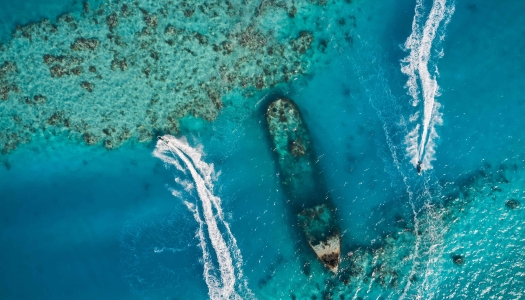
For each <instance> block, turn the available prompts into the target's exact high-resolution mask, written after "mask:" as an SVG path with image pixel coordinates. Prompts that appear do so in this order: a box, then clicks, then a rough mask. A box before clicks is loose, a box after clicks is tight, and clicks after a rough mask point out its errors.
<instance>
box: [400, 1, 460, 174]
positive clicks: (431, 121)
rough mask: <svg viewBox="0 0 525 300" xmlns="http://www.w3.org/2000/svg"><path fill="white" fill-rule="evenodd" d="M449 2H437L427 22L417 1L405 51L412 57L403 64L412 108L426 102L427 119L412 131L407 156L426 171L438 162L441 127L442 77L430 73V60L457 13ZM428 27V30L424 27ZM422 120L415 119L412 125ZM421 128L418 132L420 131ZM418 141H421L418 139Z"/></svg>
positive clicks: (423, 7)
mask: <svg viewBox="0 0 525 300" xmlns="http://www.w3.org/2000/svg"><path fill="white" fill-rule="evenodd" d="M450 2H451V1H450V0H449V1H448V3H447V0H434V1H433V3H432V7H431V9H430V12H429V13H428V17H427V18H426V19H425V18H424V16H425V6H424V0H417V3H416V8H415V16H414V20H413V22H412V33H411V34H410V36H409V37H408V39H407V40H406V42H405V45H404V47H405V50H406V51H410V54H409V55H408V56H407V57H406V58H405V59H403V60H402V67H401V71H402V72H403V73H405V74H406V75H408V80H407V83H406V87H407V88H408V94H409V95H410V96H411V97H412V105H413V106H417V105H418V104H419V102H420V101H421V100H423V117H422V120H421V125H422V126H421V127H419V126H418V125H419V124H417V125H416V127H415V129H414V130H417V135H414V130H413V131H410V133H409V135H410V136H409V137H407V139H406V141H407V152H408V155H409V156H410V157H411V162H412V164H413V165H414V166H415V165H416V164H417V163H418V161H421V162H422V169H429V168H431V164H430V162H431V161H432V160H434V153H435V150H434V146H435V143H434V141H433V140H434V139H435V138H436V137H437V134H435V129H434V126H435V125H438V124H440V123H441V118H440V116H439V114H438V109H439V104H438V103H437V102H436V97H437V96H439V86H438V83H437V80H436V77H437V75H438V73H437V72H438V71H437V67H434V70H432V71H430V70H429V60H430V59H431V50H432V45H433V43H434V40H435V38H436V34H440V36H439V38H438V40H439V41H442V40H443V39H444V37H445V35H444V30H441V31H440V29H443V28H444V27H446V25H447V24H448V22H449V21H450V17H451V16H452V14H453V13H454V5H453V4H451V3H450ZM423 24H424V26H422V25H423ZM442 56H443V51H439V52H438V53H437V55H436V57H437V58H439V57H442ZM418 119H419V118H413V119H412V118H411V121H412V122H415V121H417V120H418ZM416 128H417V129H416ZM414 137H417V138H414Z"/></svg>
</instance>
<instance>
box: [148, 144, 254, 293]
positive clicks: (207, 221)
mask: <svg viewBox="0 0 525 300" xmlns="http://www.w3.org/2000/svg"><path fill="white" fill-rule="evenodd" d="M162 138H163V140H164V141H166V142H164V141H162V140H159V141H158V142H157V146H156V148H155V151H154V152H153V155H154V156H155V157H158V158H160V159H161V160H162V161H164V163H166V165H171V166H175V168H177V169H178V170H179V171H182V172H184V173H186V171H189V173H190V175H191V179H192V180H193V183H194V185H195V190H196V191H197V194H198V197H199V199H200V202H199V203H198V204H193V203H190V202H188V201H185V202H184V203H185V204H186V206H187V207H188V209H189V210H190V211H191V212H192V213H193V216H194V218H195V220H196V221H197V223H198V224H199V230H198V232H197V237H198V238H199V241H200V247H201V249H202V252H203V263H204V279H205V281H206V284H207V285H208V290H209V295H210V298H211V299H245V298H253V294H252V293H251V291H250V290H249V288H248V283H247V280H246V279H245V278H244V276H243V273H242V256H241V252H240V250H239V248H238V247H237V241H236V239H235V237H234V236H233V234H232V232H231V230H230V225H229V224H228V222H226V221H225V220H224V213H223V211H222V207H221V199H220V198H218V197H216V196H215V195H214V194H213V180H214V178H215V177H216V176H215V172H214V170H213V164H207V163H205V162H204V161H202V159H201V158H202V154H201V152H200V151H199V150H197V149H195V148H192V147H191V146H190V145H188V143H187V142H186V141H185V140H184V139H177V138H175V137H173V136H170V135H165V136H163V137H162ZM178 160H180V161H182V163H183V165H184V166H185V168H184V167H183V166H182V165H181V164H179V163H178ZM214 210H215V211H216V214H214ZM201 216H202V217H201ZM219 227H221V228H224V231H225V232H221V230H220V229H219ZM206 229H207V230H206ZM206 233H207V234H206ZM208 240H209V241H210V242H211V247H212V249H213V250H212V251H214V252H215V255H216V257H217V264H218V270H217V266H216V265H215V263H214V262H213V259H212V255H211V253H210V249H209V245H208V244H207V241H208Z"/></svg>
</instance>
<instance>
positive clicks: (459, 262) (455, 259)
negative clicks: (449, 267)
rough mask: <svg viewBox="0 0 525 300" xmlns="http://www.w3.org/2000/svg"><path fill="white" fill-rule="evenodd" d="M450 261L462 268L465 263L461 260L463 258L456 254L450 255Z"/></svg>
mask: <svg viewBox="0 0 525 300" xmlns="http://www.w3.org/2000/svg"><path fill="white" fill-rule="evenodd" d="M452 261H453V262H454V263H455V264H456V265H458V266H462V265H463V264H464V263H465V259H464V258H463V256H461V255H457V254H456V255H452Z"/></svg>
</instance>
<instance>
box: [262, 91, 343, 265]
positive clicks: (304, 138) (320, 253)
mask: <svg viewBox="0 0 525 300" xmlns="http://www.w3.org/2000/svg"><path fill="white" fill-rule="evenodd" d="M266 120H267V124H268V132H269V134H270V137H271V140H272V143H273V147H274V148H273V151H274V152H275V153H276V157H277V160H278V165H279V169H280V172H279V178H280V181H281V184H282V185H283V190H284V191H285V194H286V197H287V200H288V202H290V203H291V205H292V207H293V209H294V211H295V212H296V213H297V221H298V224H299V227H300V228H301V229H302V231H303V233H304V234H305V237H306V240H307V242H308V244H309V246H310V248H312V250H313V251H314V253H315V254H316V256H317V257H318V258H319V260H320V261H321V262H322V263H323V265H324V266H325V267H327V268H328V269H329V270H330V271H332V272H334V273H337V271H338V267H339V262H340V260H341V235H340V231H339V228H338V226H337V224H336V223H337V222H336V217H335V209H334V206H333V204H332V202H331V201H330V196H329V194H328V192H327V189H326V187H325V185H324V180H323V179H322V176H321V174H320V172H319V170H318V169H317V166H316V163H315V161H316V156H315V154H314V150H313V147H312V143H311V139H310V136H309V134H308V130H307V128H306V126H305V124H304V122H303V119H302V116H301V113H300V111H299V107H298V106H297V105H296V104H295V103H294V102H293V101H292V100H290V99H286V98H278V99H276V100H274V101H272V102H271V103H270V104H269V106H268V109H267V112H266Z"/></svg>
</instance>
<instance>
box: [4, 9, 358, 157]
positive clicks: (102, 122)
mask: <svg viewBox="0 0 525 300" xmlns="http://www.w3.org/2000/svg"><path fill="white" fill-rule="evenodd" d="M347 5H348V4H347V3H346V2H345V1H343V0H341V1H338V0H336V1H334V2H331V3H330V4H326V5H325V3H318V2H316V1H313V2H312V1H309V0H300V1H294V2H286V1H262V2H243V1H241V2H236V1H233V2H232V1H227V2H224V3H222V2H221V3H217V2H209V3H208V2H195V3H194V2H191V1H187V0H175V1H173V0H161V1H154V2H151V1H140V0H139V1H104V2H102V4H101V5H100V6H99V7H90V5H89V4H88V3H85V4H84V5H83V11H81V12H75V13H67V14H64V15H61V16H59V17H58V18H57V20H56V23H52V22H51V21H49V20H42V21H40V22H38V23H31V24H28V25H25V26H19V27H18V28H17V30H16V31H15V32H14V33H13V35H12V38H11V40H10V41H9V42H8V43H7V44H5V45H2V46H1V47H0V109H1V110H2V116H0V132H2V135H0V148H1V149H2V152H3V153H7V152H9V151H12V150H14V149H15V148H16V147H17V145H19V144H21V143H26V142H28V141H30V140H31V136H33V135H34V134H43V135H49V134H59V133H63V132H67V133H68V135H69V136H70V138H77V139H78V140H84V141H85V142H86V143H87V144H89V145H92V144H97V143H102V145H104V146H105V147H107V148H108V149H112V148H115V147H118V146H119V145H120V144H122V143H123V142H124V141H125V140H126V139H129V138H134V139H136V140H138V141H141V142H146V141H149V140H150V139H151V137H152V136H153V132H157V131H160V132H166V133H172V134H177V133H178V128H179V119H180V118H182V117H184V116H188V115H191V116H195V117H200V118H203V119H205V120H208V121H211V120H214V119H215V118H216V117H217V114H218V112H219V110H220V109H222V107H223V105H225V104H224V103H223V98H224V96H225V95H227V94H228V93H230V92H232V91H234V90H242V91H243V92H244V93H245V95H246V96H250V95H251V94H253V93H254V92H255V91H257V90H261V89H267V88H271V87H273V86H275V85H277V84H279V83H282V82H287V81H290V80H292V79H293V78H296V77H298V76H302V75H304V74H307V73H309V72H310V70H312V68H313V67H314V66H322V65H323V64H325V63H326V62H327V61H328V59H329V53H327V52H326V51H325V49H326V48H327V47H326V45H327V41H328V40H330V41H331V42H330V43H331V44H330V45H331V46H332V47H331V48H332V49H335V48H337V47H336V43H338V41H344V37H343V35H345V34H348V32H349V30H351V25H349V26H348V28H346V29H345V27H344V26H343V27H341V26H339V27H338V28H337V30H333V32H324V31H320V30H319V28H320V27H319V26H321V22H323V19H322V18H321V16H322V15H323V12H328V11H329V13H330V14H332V13H334V14H338V13H339V12H340V11H342V9H341V7H346V6H347ZM346 23H347V24H351V22H346ZM276 24H279V26H275V25H276ZM327 28H330V26H327ZM341 28H342V29H341ZM317 32H319V33H317ZM314 33H315V34H314ZM324 35H326V36H332V38H331V39H327V38H326V37H323V38H321V36H324ZM338 36H340V38H337V37H338ZM323 45H324V46H323ZM328 48H330V47H328ZM321 49H322V51H321ZM325 52H326V53H325ZM15 115H16V116H17V117H16V118H15V117H14V116H15ZM15 119H16V121H15ZM107 130H110V131H111V132H112V134H111V135H108V134H106V133H104V132H105V131H107ZM301 151H302V150H301V146H300V145H296V147H295V148H294V150H293V152H294V153H295V154H297V155H300V153H301ZM295 154H294V155H295Z"/></svg>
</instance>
